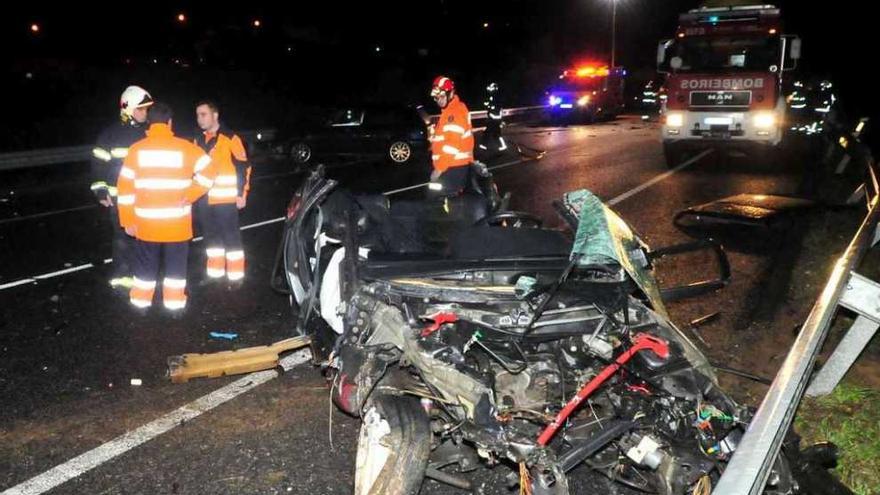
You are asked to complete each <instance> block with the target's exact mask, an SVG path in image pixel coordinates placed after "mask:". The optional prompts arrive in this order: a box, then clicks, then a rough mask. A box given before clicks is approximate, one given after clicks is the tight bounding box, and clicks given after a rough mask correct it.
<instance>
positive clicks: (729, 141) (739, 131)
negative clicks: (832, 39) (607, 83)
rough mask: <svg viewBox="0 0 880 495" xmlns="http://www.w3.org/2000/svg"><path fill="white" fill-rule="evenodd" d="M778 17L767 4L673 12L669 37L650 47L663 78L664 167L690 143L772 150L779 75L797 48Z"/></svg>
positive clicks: (780, 101)
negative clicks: (674, 24) (676, 18)
mask: <svg viewBox="0 0 880 495" xmlns="http://www.w3.org/2000/svg"><path fill="white" fill-rule="evenodd" d="M780 21H781V17H780V10H779V9H778V8H777V7H775V6H773V5H739V6H724V7H707V6H704V7H701V8H698V9H693V10H690V11H688V12H686V13H684V14H681V15H680V16H679V27H678V30H677V32H676V35H675V38H673V39H670V40H664V41H661V42H660V45H659V46H658V48H657V65H658V71H659V72H661V73H663V74H665V75H666V84H665V88H666V91H667V98H666V102H665V108H663V110H662V111H663V119H662V127H661V128H662V139H663V149H664V152H665V154H666V161H667V165H669V166H670V167H673V166H676V165H678V164H679V161H680V160H681V159H682V158H683V156H684V155H683V154H684V153H685V152H687V151H688V150H689V149H691V150H692V149H693V148H704V147H719V146H721V147H744V148H748V149H749V150H756V149H757V150H760V151H771V150H775V149H776V148H777V146H778V145H779V143H780V142H781V140H782V136H783V129H784V125H785V112H786V107H787V105H786V102H785V97H784V95H783V92H782V85H783V75H784V74H785V73H787V72H788V71H791V70H794V69H795V66H796V64H797V60H798V59H800V52H801V40H800V38H798V37H796V36H793V35H784V34H782V32H781V31H782V26H781V23H780Z"/></svg>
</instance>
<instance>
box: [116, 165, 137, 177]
mask: <svg viewBox="0 0 880 495" xmlns="http://www.w3.org/2000/svg"><path fill="white" fill-rule="evenodd" d="M119 176H120V177H125V178H126V179H134V177H135V175H134V170H132V169H130V168H128V167H122V168H120V169H119Z"/></svg>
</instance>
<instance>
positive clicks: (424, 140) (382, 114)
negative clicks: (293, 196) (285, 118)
mask: <svg viewBox="0 0 880 495" xmlns="http://www.w3.org/2000/svg"><path fill="white" fill-rule="evenodd" d="M285 134H287V135H286V136H281V143H282V145H281V150H282V151H283V152H284V153H286V154H287V155H288V156H290V157H291V159H293V161H294V163H297V164H300V165H303V164H307V163H309V162H311V161H313V160H315V159H316V158H317V157H328V156H337V157H338V156H364V157H376V158H381V159H384V160H386V161H388V162H390V163H394V164H405V163H410V162H412V161H414V160H415V159H418V158H427V153H428V149H429V146H428V134H427V129H426V127H425V122H424V120H423V118H422V116H420V114H419V111H418V109H416V108H414V107H407V106H366V107H346V108H341V109H338V110H336V111H334V112H332V113H331V115H330V118H329V119H327V120H326V121H325V122H324V123H323V124H322V125H316V126H311V127H307V128H305V129H300V130H297V131H289V132H288V133H285Z"/></svg>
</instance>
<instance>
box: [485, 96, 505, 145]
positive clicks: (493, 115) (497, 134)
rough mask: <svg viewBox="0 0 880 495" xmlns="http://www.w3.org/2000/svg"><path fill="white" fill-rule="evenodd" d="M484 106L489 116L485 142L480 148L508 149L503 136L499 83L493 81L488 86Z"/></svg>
mask: <svg viewBox="0 0 880 495" xmlns="http://www.w3.org/2000/svg"><path fill="white" fill-rule="evenodd" d="M483 107H485V108H486V115H487V117H488V118H489V121H488V123H487V124H486V130H485V131H484V132H483V143H482V144H480V148H481V149H484V150H491V151H496V152H501V151H504V150H506V149H507V143H505V142H504V137H502V136H501V127H502V126H504V121H503V120H502V114H501V101H500V95H499V94H498V84H497V83H494V82H493V83H491V84H489V85H488V86H486V100H485V101H483Z"/></svg>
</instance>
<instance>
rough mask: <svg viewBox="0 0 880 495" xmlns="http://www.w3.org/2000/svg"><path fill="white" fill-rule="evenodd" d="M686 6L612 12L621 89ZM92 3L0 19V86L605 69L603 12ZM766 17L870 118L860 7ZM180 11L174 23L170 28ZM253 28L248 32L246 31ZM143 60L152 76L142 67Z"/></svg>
mask: <svg viewBox="0 0 880 495" xmlns="http://www.w3.org/2000/svg"><path fill="white" fill-rule="evenodd" d="M699 3H700V2H699V1H697V0H618V60H619V62H620V63H622V64H623V65H624V66H626V67H627V68H628V69H629V70H630V73H631V75H632V76H634V77H633V79H635V80H642V79H646V78H652V77H654V75H655V74H654V69H653V64H654V57H655V53H656V45H657V41H658V40H659V39H661V38H665V37H670V36H671V35H672V34H673V31H674V29H675V26H676V24H677V15H678V13H680V12H682V11H685V10H687V9H688V8H692V7H695V6H697V5H698V4H699ZM101 5H102V4H101V3H98V2H96V3H94V4H88V3H81V2H78V3H75V2H69V3H66V4H64V5H59V4H56V3H50V2H45V1H32V2H29V3H27V4H25V5H23V6H22V5H19V6H18V7H17V10H15V11H7V12H5V13H4V16H3V17H2V19H0V40H2V42H3V46H5V47H7V50H5V51H4V53H5V57H6V58H7V60H8V62H7V63H6V64H4V66H5V69H7V70H11V75H7V76H5V77H4V79H7V80H16V79H17V78H21V77H22V74H25V73H27V72H29V71H34V72H35V73H38V74H39V71H40V70H41V69H42V70H43V71H44V72H45V71H46V68H47V67H50V68H51V70H52V71H54V75H55V76H56V77H64V74H70V73H71V72H82V71H95V70H98V69H100V70H103V71H105V73H128V74H130V76H129V80H131V79H132V78H143V79H144V80H146V83H145V84H161V83H162V81H161V80H160V78H166V79H167V78H169V77H176V76H175V75H174V74H177V73H171V72H168V70H169V69H167V68H166V67H167V65H170V64H171V63H172V61H173V60H174V59H175V58H179V59H181V60H185V61H189V62H192V63H193V64H197V60H198V59H199V58H203V59H204V62H203V63H202V67H214V68H223V69H224V70H228V69H230V68H234V69H241V70H245V71H251V72H252V73H260V74H264V75H265V80H266V81H270V82H271V83H273V84H274V83H275V82H277V81H282V82H281V83H280V85H281V87H282V88H284V89H283V90H285V91H289V92H290V93H293V94H294V95H295V97H296V98H297V99H300V100H309V99H310V98H312V99H328V98H329V99H333V98H337V97H340V96H338V95H341V94H357V93H358V89H362V90H363V91H361V93H365V94H366V93H370V92H377V93H381V92H382V90H383V89H385V90H387V91H388V92H390V93H391V95H392V96H397V97H403V98H413V97H414V96H413V95H416V94H418V95H422V94H423V93H424V92H425V88H424V87H422V86H424V85H427V84H429V82H430V79H431V77H432V76H433V75H436V74H438V73H444V74H448V75H451V76H453V77H456V78H457V79H459V80H460V81H462V84H463V85H464V86H465V87H468V85H470V86H471V87H474V88H477V87H481V86H482V85H483V84H484V83H485V81H486V79H495V78H498V79H500V80H501V81H504V82H505V83H507V86H508V87H510V86H511V84H513V85H518V86H521V90H522V91H523V92H524V93H528V92H531V93H537V88H539V87H540V86H541V84H543V83H544V81H546V80H547V78H548V77H549V76H550V75H551V74H553V73H555V72H556V71H557V70H558V69H559V68H560V67H562V66H564V65H565V64H568V63H571V62H573V61H576V60H582V59H584V58H592V59H599V60H607V56H608V52H609V45H610V43H609V39H610V21H611V15H610V14H611V3H610V0H544V1H540V2H539V1H525V0H508V1H505V2H478V1H467V0H418V1H405V2H404V1H394V0H392V1H382V2H328V1H323V2H305V1H293V2H287V3H284V4H281V3H270V2H259V1H251V2H238V3H235V4H232V5H223V4H221V3H219V2H212V3H206V2H161V1H160V2H148V3H131V2H129V3H122V2H115V3H112V4H111V3H107V4H106V6H103V7H102V6H101ZM777 5H779V6H780V7H782V9H783V18H784V19H785V31H786V32H788V33H795V34H799V35H801V37H802V38H803V40H804V49H803V50H804V60H803V61H802V62H803V64H802V68H803V69H804V70H805V71H809V72H808V73H809V74H814V75H816V76H823V77H830V78H832V79H833V80H834V81H835V82H836V83H837V84H838V86H839V87H840V88H841V93H842V95H843V101H844V103H845V104H847V106H848V107H850V108H851V109H852V108H856V107H857V108H859V109H858V110H853V113H855V112H858V113H871V114H873V113H875V111H876V109H877V108H876V107H877V106H878V103H877V102H876V101H875V100H876V99H875V98H872V97H871V96H870V93H871V92H872V91H874V88H873V85H874V83H873V81H872V80H871V79H872V76H873V72H874V70H873V67H872V64H873V59H874V57H872V53H871V52H872V48H873V46H874V43H872V42H873V41H874V40H873V39H871V38H869V36H870V35H869V33H871V31H872V29H874V24H875V23H876V21H875V20H874V19H873V16H872V14H873V9H871V8H870V7H869V5H870V4H869V3H868V2H855V1H840V2H834V3H832V4H831V5H833V6H832V7H822V5H823V4H820V3H818V2H807V1H804V0H781V1H778V2H777ZM7 8H8V7H7ZM181 12H182V13H185V15H186V16H187V20H186V22H185V23H179V22H177V21H176V16H177V14H178V13H181ZM255 19H259V20H260V22H261V27H260V28H259V29H255V28H254V27H253V26H252V24H251V23H252V22H253V20H255ZM484 22H488V23H489V27H488V28H484V27H483V23H484ZM32 23H38V24H39V25H40V32H39V33H38V34H36V35H34V34H33V33H31V32H30V25H31V24H32ZM377 46H379V47H380V48H381V51H380V52H376V51H375V48H376V47H377ZM10 47H11V49H9V48H10ZM288 49H289V50H290V51H288ZM154 57H156V58H158V59H159V61H160V62H159V64H157V65H155V66H151V67H147V66H148V65H149V62H150V61H152V59H153V58H154ZM126 59H129V60H130V62H129V65H128V66H126V65H125V64H124V62H125V60H126ZM47 61H51V62H47ZM47 63H48V64H49V65H47ZM96 68H98V69H96ZM139 68H140V70H141V72H138V70H139ZM147 69H149V71H148V72H144V71H146V70H147ZM175 69H176V68H175ZM65 71H66V72H65ZM113 71H115V72H113ZM59 74H61V75H60V76H59ZM169 74H170V75H169ZM102 77H103V76H102ZM139 80H140V79H139ZM4 84H5V83H4ZM96 84H98V86H100V81H98V82H97V83H96ZM114 84H116V82H115V81H114ZM266 84H268V83H266ZM108 85H109V84H108ZM114 87H115V86H114ZM400 88H406V89H407V90H409V89H411V91H409V92H407V91H403V92H401V89H400ZM863 108H864V110H863Z"/></svg>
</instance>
